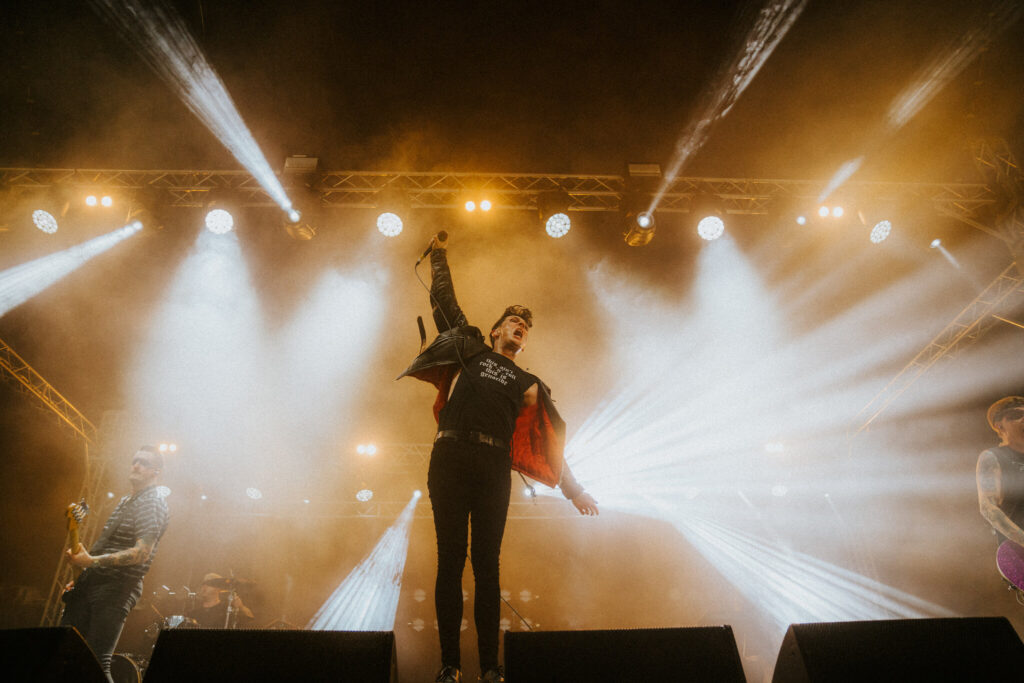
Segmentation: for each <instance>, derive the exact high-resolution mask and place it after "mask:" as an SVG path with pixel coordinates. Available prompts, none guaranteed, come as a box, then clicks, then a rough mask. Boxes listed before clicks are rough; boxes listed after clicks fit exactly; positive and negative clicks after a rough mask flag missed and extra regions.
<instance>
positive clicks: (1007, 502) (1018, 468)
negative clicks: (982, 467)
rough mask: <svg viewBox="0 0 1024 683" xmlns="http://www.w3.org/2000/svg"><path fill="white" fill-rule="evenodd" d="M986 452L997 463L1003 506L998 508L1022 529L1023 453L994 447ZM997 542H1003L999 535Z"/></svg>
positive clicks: (1023, 523)
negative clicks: (992, 456)
mask: <svg viewBox="0 0 1024 683" xmlns="http://www.w3.org/2000/svg"><path fill="white" fill-rule="evenodd" d="M988 452H989V453H991V454H992V455H994V456H995V458H996V460H998V461H999V473H1000V485H1001V488H1002V491H1003V504H1002V505H1000V506H999V507H1000V508H1001V509H1002V511H1003V512H1005V513H1006V516H1007V517H1009V518H1010V519H1011V520H1013V523H1014V524H1016V525H1017V526H1019V527H1024V453H1018V452H1017V451H1015V450H1013V449H1012V448H1010V447H1009V446H996V447H995V448H990V449H988ZM999 540H1000V541H1002V540H1005V539H1004V538H1003V537H1002V536H1001V535H1000V537H999Z"/></svg>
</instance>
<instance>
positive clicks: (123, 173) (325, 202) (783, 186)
mask: <svg viewBox="0 0 1024 683" xmlns="http://www.w3.org/2000/svg"><path fill="white" fill-rule="evenodd" d="M281 181H282V183H283V184H284V187H285V190H286V191H289V192H290V191H292V190H297V189H298V185H297V183H299V182H300V181H299V180H296V179H295V178H294V177H293V176H292V175H290V174H281ZM627 182H628V177H626V176H618V175H565V174H562V175H552V174H539V173H537V174H531V173H520V174H504V173H443V172H441V173H432V172H411V173H403V172H385V171H380V172H375V171H374V172H371V171H324V172H319V173H317V174H316V175H315V178H314V180H313V183H312V186H311V187H310V188H309V189H310V190H312V191H313V192H314V193H315V194H316V195H318V196H319V199H320V204H321V206H324V207H332V208H345V209H371V208H375V207H376V206H377V203H378V199H379V197H380V194H381V193H382V192H384V191H386V190H387V189H388V188H395V187H398V188H401V189H402V191H403V192H405V193H406V196H408V198H409V202H410V207H411V208H419V209H455V208H458V207H459V206H461V197H462V196H463V194H464V193H465V192H466V191H470V190H471V191H477V192H487V193H488V194H489V195H490V196H491V197H492V198H493V200H494V202H495V205H496V208H501V209H514V210H531V211H532V210H536V208H537V196H538V195H539V194H541V193H543V192H551V191H558V190H560V191H562V192H565V193H566V194H568V195H569V199H570V204H569V209H570V210H571V211H616V212H617V211H620V210H621V208H622V200H623V196H624V195H625V194H626V192H627ZM823 185H824V182H823V181H815V180H766V179H753V178H676V179H675V180H674V181H673V182H672V183H671V184H670V185H669V187H668V188H667V191H666V192H665V194H664V195H663V196H662V198H661V203H660V204H659V206H658V211H659V212H666V213H688V212H689V211H690V205H691V203H692V201H693V199H694V197H696V196H697V195H698V194H702V193H704V194H710V195H714V196H716V197H717V198H718V199H720V200H721V201H722V202H723V204H724V206H725V209H726V211H727V213H730V214H746V215H764V214H769V213H771V212H772V211H773V210H774V209H775V208H776V206H777V203H778V201H779V200H782V199H784V200H786V201H792V200H794V199H797V200H806V201H807V202H808V203H813V202H814V201H815V200H816V197H817V195H818V193H819V192H820V190H821V187H822V186H823ZM0 186H5V187H12V188H13V187H17V188H24V189H29V190H31V189H45V188H50V187H53V186H71V187H78V186H81V187H85V186H90V187H97V186H102V187H107V188H110V190H119V191H124V192H132V191H136V192H138V191H141V190H143V189H148V190H150V191H151V192H153V193H155V195H156V197H155V198H156V199H157V200H158V201H160V202H161V203H163V204H166V205H169V206H175V207H202V206H203V205H204V203H205V199H206V197H207V195H208V194H209V193H210V192H212V191H214V190H229V191H231V192H232V193H233V194H234V195H235V196H236V197H237V198H238V201H239V203H240V204H241V205H242V206H256V207H259V206H264V207H276V206H277V204H276V203H275V202H274V201H273V200H271V198H270V196H269V195H267V193H266V191H265V190H264V189H263V188H262V187H260V186H259V184H258V183H257V182H256V181H255V179H253V177H252V176H250V175H249V174H248V173H247V172H246V171H201V170H191V171H167V170H164V171H160V170H157V171H140V170H102V169H93V170H83V169H37V168H0ZM847 187H848V188H850V189H853V190H854V191H856V192H858V193H860V192H863V193H864V194H865V195H866V196H870V197H872V198H877V199H878V200H879V201H885V200H890V199H896V198H905V197H907V196H911V197H920V198H924V199H926V200H928V201H929V202H930V203H931V204H932V205H933V206H934V207H935V209H936V210H937V211H938V212H939V213H942V214H944V215H948V216H951V217H953V218H957V219H959V220H962V221H963V222H965V223H966V224H968V225H971V226H972V227H975V228H978V229H980V230H984V231H985V232H988V233H989V234H994V233H993V232H992V231H991V228H990V227H989V226H986V225H985V224H984V223H982V220H981V218H980V216H979V212H980V210H981V209H983V208H985V207H988V206H989V205H992V204H994V203H995V202H996V201H997V197H996V194H995V193H994V192H993V191H992V190H991V189H990V188H989V187H988V186H987V185H984V184H981V183H878V182H851V183H847ZM652 195H653V193H652ZM997 236H1001V235H997Z"/></svg>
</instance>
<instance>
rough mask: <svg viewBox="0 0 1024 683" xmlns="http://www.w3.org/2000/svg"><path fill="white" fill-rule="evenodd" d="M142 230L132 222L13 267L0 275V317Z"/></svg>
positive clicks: (140, 225)
mask: <svg viewBox="0 0 1024 683" xmlns="http://www.w3.org/2000/svg"><path fill="white" fill-rule="evenodd" d="M140 229H142V224H141V223H138V222H135V223H131V224H130V225H126V226H124V227H123V228H118V229H117V230H115V231H113V232H111V233H107V234H106V235H101V236H99V237H96V238H93V239H91V240H89V241H88V242H83V243H82V244H79V245H76V246H73V247H70V248H68V249H65V250H64V251H61V252H58V253H56V254H49V255H48V256H43V257H42V258H38V259H36V260H35V261H30V262H28V263H23V264H21V265H20V266H14V267H13V268H8V269H7V270H5V271H3V272H2V273H0V316H2V315H4V314H5V313H7V312H8V311H9V310H11V309H12V308H14V307H16V306H20V305H21V304H23V303H25V302H26V301H28V300H29V299H31V298H32V297H33V296H35V295H36V294H38V293H39V292H41V291H43V290H44V289H46V288H47V287H49V286H50V285H52V284H54V283H55V282H57V281H58V280H60V279H61V278H63V277H64V276H65V275H67V274H68V273H71V272H72V271H74V270H76V269H77V268H78V267H79V266H81V265H82V264H84V263H85V262H86V261H88V260H89V259H91V258H93V257H94V256H97V255H99V254H102V253H103V252H105V251H107V250H108V249H110V248H112V247H113V246H114V245H116V244H117V243H119V242H121V241H122V240H124V239H127V238H128V237H131V236H132V235H134V234H135V233H136V232H138V231H139V230H140Z"/></svg>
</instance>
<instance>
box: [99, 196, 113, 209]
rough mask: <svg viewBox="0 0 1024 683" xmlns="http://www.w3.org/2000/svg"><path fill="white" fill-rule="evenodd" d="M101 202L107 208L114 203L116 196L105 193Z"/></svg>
mask: <svg viewBox="0 0 1024 683" xmlns="http://www.w3.org/2000/svg"><path fill="white" fill-rule="evenodd" d="M100 204H102V205H103V206H105V207H107V208H110V207H111V206H113V205H114V198H113V197H111V196H110V195H103V198H102V199H100Z"/></svg>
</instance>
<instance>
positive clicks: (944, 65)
mask: <svg viewBox="0 0 1024 683" xmlns="http://www.w3.org/2000/svg"><path fill="white" fill-rule="evenodd" d="M1022 9H1024V6H1022V5H1021V4H1020V3H1019V2H1017V1H1016V0H1000V1H999V2H997V3H996V5H995V7H993V8H992V10H991V11H990V13H989V14H988V15H987V17H986V21H985V23H984V24H983V25H981V26H972V27H970V28H969V29H968V30H967V31H966V32H965V33H964V34H963V35H961V36H960V37H959V38H957V39H956V40H954V41H952V42H950V43H947V44H946V45H945V46H943V47H942V48H940V49H939V50H938V51H936V53H935V54H934V55H933V57H932V58H931V59H930V60H929V61H928V63H926V64H925V65H924V67H922V68H921V70H920V71H919V72H918V73H917V76H916V77H915V78H914V80H913V81H912V82H911V83H910V84H909V85H908V86H907V87H905V88H904V89H903V91H902V92H900V94H899V95H897V96H896V99H894V100H893V101H892V103H891V104H890V105H889V111H888V113H887V114H886V117H885V124H884V126H883V131H882V134H881V139H882V140H883V141H884V140H885V139H888V138H889V137H890V136H892V135H894V134H895V133H897V132H898V131H899V130H900V129H901V128H903V126H905V125H906V124H907V122H908V121H910V119H912V118H913V117H914V116H916V115H917V114H918V112H920V111H921V110H922V109H923V108H924V107H925V105H927V104H928V103H929V102H931V100H932V98H934V97H935V95H937V94H938V93H939V92H940V91H941V90H942V89H943V88H945V87H946V86H947V85H948V84H949V83H950V82H951V81H952V80H953V79H954V78H956V77H957V76H959V75H960V74H961V73H962V72H963V70H964V69H966V68H967V66H968V65H969V64H970V63H971V62H973V61H974V59H975V58H976V57H977V56H978V55H980V54H981V53H982V52H984V51H985V49H986V48H987V47H988V46H989V44H990V43H991V42H992V41H993V40H995V39H996V38H997V37H999V35H1000V34H1002V33H1003V32H1004V31H1006V30H1007V29H1008V28H1010V27H1011V26H1013V25H1014V24H1015V23H1016V22H1017V20H1018V19H1019V18H1020V16H1021V12H1022ZM882 144H884V143H883V142H879V143H876V144H875V145H873V146H872V149H871V150H870V151H874V150H875V149H878V148H879V147H881V146H882ZM865 156H867V155H866V154H863V155H861V156H859V157H857V158H856V159H852V160H849V161H846V162H844V163H843V164H842V165H841V166H840V167H839V169H838V170H837V171H836V172H835V173H834V174H833V175H832V178H831V179H830V180H829V182H828V184H826V186H825V188H824V189H823V190H822V191H821V194H820V195H819V196H818V201H819V202H821V201H825V199H827V198H828V197H829V196H830V195H831V194H832V193H833V192H835V191H836V190H837V189H839V188H840V187H842V186H843V184H844V183H846V181H848V180H849V179H850V178H852V177H853V175H854V174H855V173H856V172H857V171H858V170H859V169H860V167H861V166H862V165H863V163H864V158H865ZM985 230H986V231H987V228H985Z"/></svg>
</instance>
